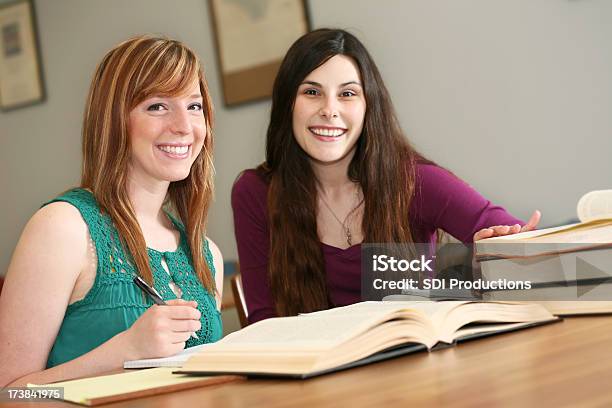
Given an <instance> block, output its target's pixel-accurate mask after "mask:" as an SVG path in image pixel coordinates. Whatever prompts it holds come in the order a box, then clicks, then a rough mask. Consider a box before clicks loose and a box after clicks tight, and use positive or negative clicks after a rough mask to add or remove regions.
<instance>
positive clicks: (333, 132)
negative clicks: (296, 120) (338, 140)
mask: <svg viewBox="0 0 612 408" xmlns="http://www.w3.org/2000/svg"><path fill="white" fill-rule="evenodd" d="M310 130H311V132H312V133H314V134H316V135H319V136H331V137H338V136H340V135H341V134H343V133H344V132H345V130H344V129H324V128H310Z"/></svg>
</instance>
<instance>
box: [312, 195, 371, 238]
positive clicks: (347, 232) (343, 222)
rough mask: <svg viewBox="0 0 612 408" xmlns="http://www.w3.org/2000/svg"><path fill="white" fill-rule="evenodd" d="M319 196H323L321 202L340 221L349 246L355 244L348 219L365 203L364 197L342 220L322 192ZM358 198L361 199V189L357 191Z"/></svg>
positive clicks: (356, 196) (356, 197)
mask: <svg viewBox="0 0 612 408" xmlns="http://www.w3.org/2000/svg"><path fill="white" fill-rule="evenodd" d="M319 198H321V202H322V203H323V204H324V205H325V207H327V209H328V210H329V212H330V214H331V215H332V216H333V217H334V218H335V219H336V221H338V224H340V226H341V227H342V231H343V232H344V235H345V236H346V243H347V244H348V246H351V245H353V235H352V234H351V229H350V228H349V227H348V225H347V220H348V219H349V217H350V216H351V215H352V214H353V213H354V212H355V211H357V209H358V208H359V207H361V204H363V199H362V200H360V201H359V202H358V203H357V204H356V205H355V206H354V207H353V209H352V210H351V211H349V212H348V214H346V217H344V220H340V218H339V217H338V216H337V215H336V213H335V212H334V210H332V208H331V206H330V205H329V204H328V203H327V201H325V199H324V198H323V195H322V194H319ZM357 200H359V190H356V191H355V201H357Z"/></svg>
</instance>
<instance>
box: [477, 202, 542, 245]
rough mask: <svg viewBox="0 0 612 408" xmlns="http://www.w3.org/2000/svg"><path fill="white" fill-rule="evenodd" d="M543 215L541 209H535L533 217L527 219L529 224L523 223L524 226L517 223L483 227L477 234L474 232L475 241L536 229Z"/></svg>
mask: <svg viewBox="0 0 612 408" xmlns="http://www.w3.org/2000/svg"><path fill="white" fill-rule="evenodd" d="M541 217H542V214H541V213H540V211H538V210H535V211H534V212H533V214H532V215H531V218H529V221H527V224H525V225H523V226H522V227H521V226H520V225H519V224H515V225H495V226H493V227H489V228H483V229H481V230H480V231H478V232H477V233H476V234H474V241H478V240H481V239H485V238H491V237H500V236H503V235H512V234H517V233H519V232H525V231H531V230H534V229H535V228H536V227H537V225H538V223H539V222H540V218H541Z"/></svg>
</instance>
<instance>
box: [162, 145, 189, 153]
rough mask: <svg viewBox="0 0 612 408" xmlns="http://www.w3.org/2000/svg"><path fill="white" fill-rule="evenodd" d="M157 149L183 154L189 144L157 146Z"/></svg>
mask: <svg viewBox="0 0 612 408" xmlns="http://www.w3.org/2000/svg"><path fill="white" fill-rule="evenodd" d="M157 147H158V148H159V150H161V151H163V152H166V153H170V154H185V153H187V151H188V150H189V146H157Z"/></svg>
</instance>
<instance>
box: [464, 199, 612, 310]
mask: <svg viewBox="0 0 612 408" xmlns="http://www.w3.org/2000/svg"><path fill="white" fill-rule="evenodd" d="M577 212H578V217H579V219H580V222H579V223H575V224H570V225H565V226H560V227H554V228H547V229H542V230H537V231H529V232H524V233H520V234H515V235H509V236H503V237H495V238H489V239H484V240H481V241H478V242H476V244H475V250H476V260H477V261H479V262H480V265H481V275H482V276H481V278H482V279H483V280H488V281H499V280H505V281H506V282H515V283H518V282H522V283H523V284H522V285H518V284H517V285H516V286H517V287H520V288H521V289H519V290H512V289H510V290H508V289H505V290H488V291H485V292H484V293H483V299H485V300H505V301H537V302H545V303H544V304H545V305H546V306H547V307H549V308H550V309H551V310H553V312H555V313H561V314H570V313H573V312H576V313H586V312H588V313H598V312H612V191H611V190H607V191H596V192H591V193H589V194H587V195H585V196H584V197H583V198H582V199H581V200H580V201H579V204H578V211H577ZM527 282H528V284H527V288H525V283H527Z"/></svg>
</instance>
